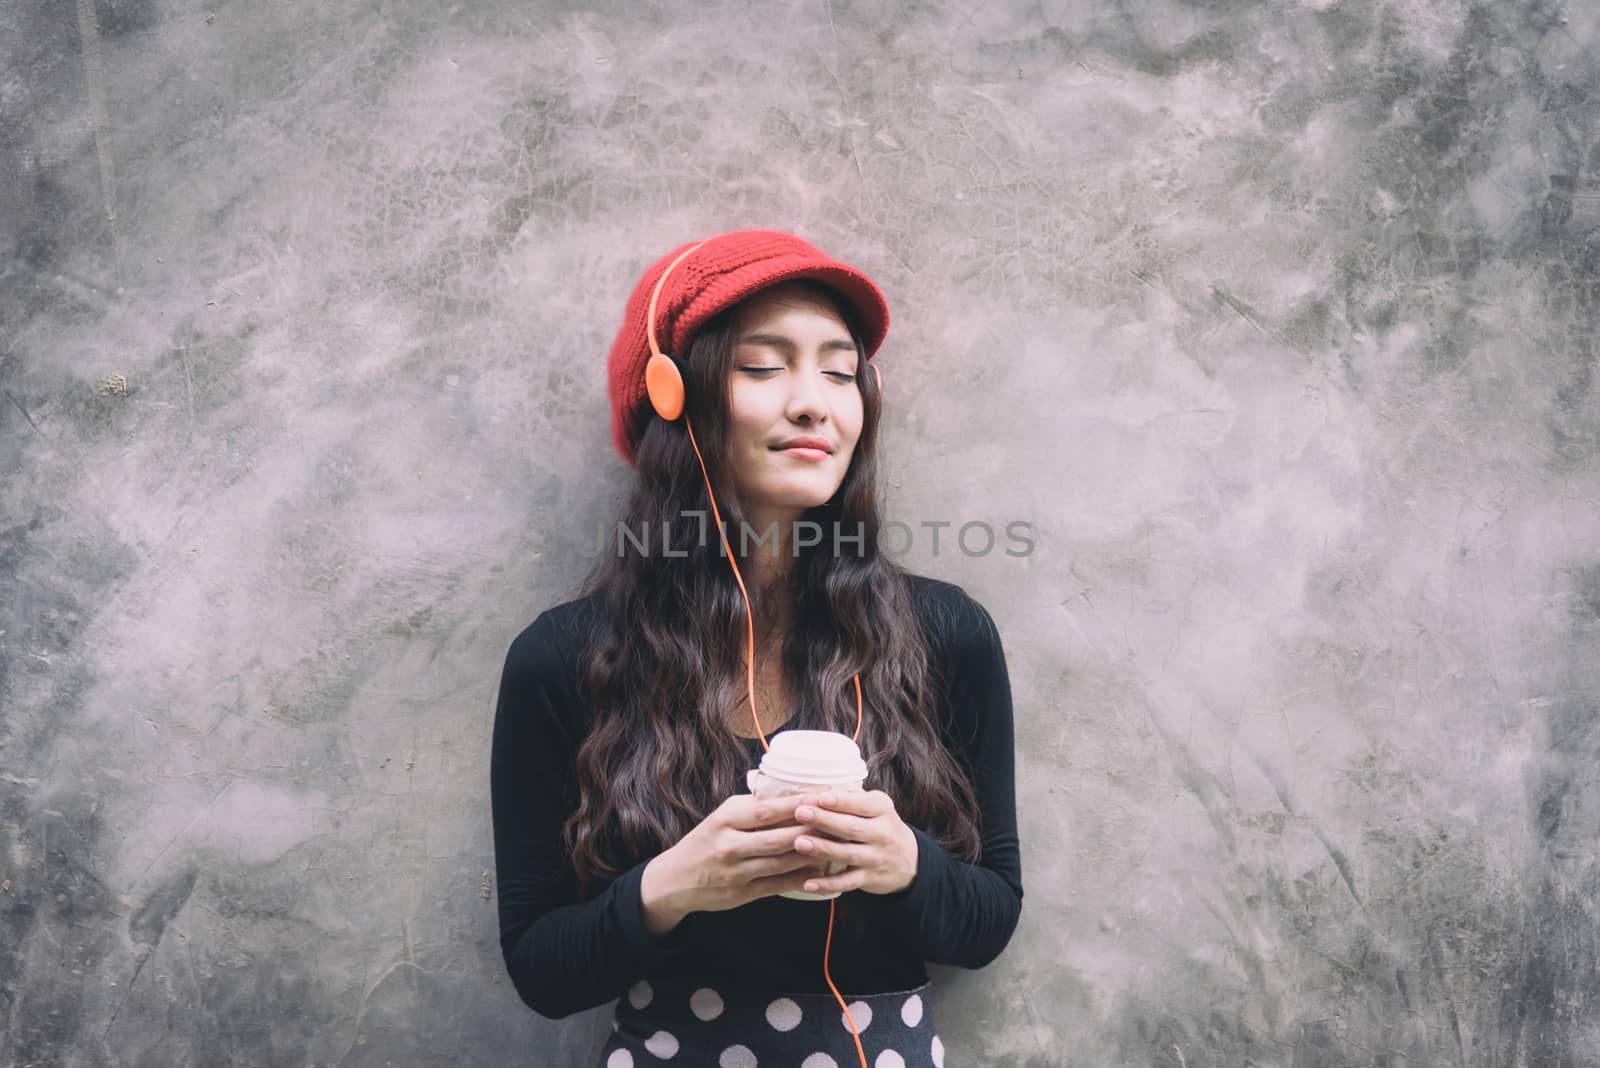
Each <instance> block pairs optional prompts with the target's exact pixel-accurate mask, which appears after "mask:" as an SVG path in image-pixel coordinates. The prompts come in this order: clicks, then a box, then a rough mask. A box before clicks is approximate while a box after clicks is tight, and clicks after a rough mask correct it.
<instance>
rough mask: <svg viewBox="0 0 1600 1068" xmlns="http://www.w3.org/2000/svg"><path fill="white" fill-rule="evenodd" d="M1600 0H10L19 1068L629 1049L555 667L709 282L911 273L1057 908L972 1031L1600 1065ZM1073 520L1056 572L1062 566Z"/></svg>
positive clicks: (1030, 927)
mask: <svg viewBox="0 0 1600 1068" xmlns="http://www.w3.org/2000/svg"><path fill="white" fill-rule="evenodd" d="M1597 48H1600V5H1596V4H1593V3H1589V2H1588V0H1584V2H1579V0H1570V2H1565V3H1563V2H1559V0H1549V2H1546V0H1501V2H1469V0H1270V2H1269V0H1026V2H1024V0H998V2H994V3H989V4H984V3H981V2H977V0H949V2H937V0H930V2H926V3H904V4H895V3H887V2H882V3H867V2H860V0H794V2H792V3H764V2H749V3H745V2H731V0H727V2H707V3H671V4H669V3H664V2H655V3H642V2H636V0H628V2H620V0H613V2H610V3H604V4H594V5H586V6H578V5H569V4H560V3H519V2H512V0H463V2H461V3H455V4H450V5H446V4H444V3H440V2H436V0H427V2H418V0H398V2H389V0H379V2H375V3H374V2H366V3H348V2H343V0H329V2H319V3H293V4H275V3H254V2H252V3H224V4H221V5H218V6H215V7H212V8H207V7H206V6H205V5H193V4H180V3H177V2H175V0H78V2H76V3H71V2H65V0H61V2H50V3H46V2H44V0H21V2H16V0H13V2H11V3H6V4H3V5H0V147H3V157H0V167H3V169H4V172H3V174H0V281H3V288H0V330H3V334H0V471H3V476H4V480H3V483H0V1023H3V1027H0V1064H4V1065H8V1066H9V1065H18V1066H21V1065H30V1066H42V1065H51V1066H57V1065H61V1066H69V1068H76V1066H87V1065H110V1064H115V1065H130V1066H139V1068H143V1066H150V1068H156V1066H161V1068H169V1066H182V1068H188V1066H213V1065H234V1066H241V1068H243V1066H257V1065H260V1066H268V1065H271V1066H277V1065H283V1066H296V1068H300V1066H308V1065H314V1066H333V1065H340V1066H343V1068H359V1066H373V1068H381V1066H388V1065H394V1066H407V1068H410V1066H433V1065H440V1066H444V1065H451V1066H457V1065H514V1064H516V1065H556V1066H563V1065H572V1066H578V1068H587V1066H588V1065H589V1064H590V1063H591V1061H590V1058H591V1057H592V1056H593V1055H594V1052H595V1051H596V1050H598V1048H599V1045H600V1043H601V1040H602V1032H603V1031H604V1030H607V1029H608V1028H609V1019H610V1017H609V1009H596V1010H594V1011H593V1012H586V1013H582V1014H579V1015H577V1016H574V1017H571V1018H568V1019H566V1020H562V1021H550V1020H545V1019H542V1018H540V1017H538V1016H536V1015H534V1014H533V1013H532V1012H531V1011H529V1010H527V1009H526V1008H525V1007H524V1006H523V1005H522V1004H521V1003H520V1002H519V1001H518V999H517V998H516V996H515V994H514V992H513V991H512V989H511V986H510V984H509V982H508V980H507V979H506V978H505V977H504V976H503V974H502V962H501V959H500V953H499V947H498V943H497V930H496V918H495V906H494V901H495V887H494V884H493V878H492V867H493V865H492V860H493V851H492V847H491V840H490V823H489V813H488V800H489V799H488V759H487V757H488V743H489V736H490V728H491V724H492V719H493V702H494V696H495V690H496V685H497V680H498V672H499V668H500V665H501V660H502V657H503V656H504V653H505V649H506V646H507V644H508V642H509V641H510V639H511V637H512V636H513V635H514V634H515V633H516V632H517V631H518V630H520V629H521V628H522V627H523V626H524V625H525V624H526V623H527V622H529V621H530V620H531V619H532V618H533V616H534V615H536V614H537V613H538V612H539V611H540V610H541V609H542V608H544V607H546V606H548V605H550V604H553V603H555V602H556V601H558V600H562V599H565V598H566V597H567V596H570V593H571V590H572V589H573V587H574V584H575V583H576V582H577V580H578V579H579V578H581V576H582V573H583V571H584V570H585V569H586V567H587V566H588V564H589V562H590V561H589V559H587V558H586V557H585V556H584V555H583V554H584V553H586V552H587V553H591V554H592V552H593V551H594V550H593V548H592V543H593V541H594V539H595V536H596V531H597V530H598V529H600V526H601V524H603V522H604V521H605V520H606V519H607V518H608V517H609V516H610V515H611V514H612V512H611V510H612V508H613V507H614V506H615V504H616V502H617V500H618V499H619V494H620V492H621V489H622V487H623V486H624V484H625V479H626V477H627V476H628V474H629V472H628V470H627V469H626V468H625V467H624V466H623V465H622V462H621V461H620V460H619V459H618V458H617V457H616V455H615V454H614V453H613V452H612V451H611V447H610V443H609V436H608V435H609V430H608V427H607V425H606V415H605V413H606V408H605V400H604V377H603V367H604V360H605V351H606V347H607V346H608V345H609V343H610V339H611V336H612V334H613V332H614V331H615V330H616V328H617V325H618V323H619V321H620V317H621V314H622V306H623V302H624V299H625V298H626V295H627V293H628V291H629V289H630V288H631V286H632V284H633V282H634V280H635V279H636V278H637V276H638V274H639V272H640V271H641V270H642V269H643V268H644V266H645V265H646V264H647V263H648V262H650V261H651V260H652V259H654V258H655V257H657V256H659V255H661V254H662V253H663V252H665V251H667V250H668V249H670V248H671V247H673V246H675V245H676V244H678V243H680V242H683V241H687V240H690V239H692V238H695V237H700V236H706V235H708V234H710V233H714V232H717V231H720V230H723V229H733V228H738V227H746V226H763V227H777V228H781V229H790V230H793V231H795V232H797V233H799V234H801V235H802V236H805V237H808V238H810V239H812V240H814V241H816V242H817V243H819V244H821V245H822V246H823V247H824V248H826V249H828V250H830V251H832V252H834V253H835V254H837V255H839V256H841V257H843V258H845V259H847V260H849V261H850V262H853V263H857V264H858V265H860V266H861V267H863V268H864V269H866V270H867V271H868V272H870V273H871V274H873V275H874V277H876V278H877V279H879V280H880V282H881V284H882V285H883V287H884V289H885V291H886V293H887V296H888V298H889V301H890V305H891V309H892V312H893V316H894V321H893V326H892V328H891V330H890V333H889V338H888V341H887V343H886V345H885V347H884V349H883V350H882V352H881V353H880V355H879V357H878V359H879V361H881V365H882V367H883V369H884V372H885V381H886V384H887V387H888V394H887V404H888V409H887V415H886V418H887V421H888V422H887V428H886V434H887V439H888V441H887V448H888V452H889V465H890V476H891V477H890V479H889V486H888V492H889V494H890V498H889V501H888V503H889V506H890V514H891V517H893V518H899V519H901V520H902V521H906V522H908V523H911V524H913V525H915V524H920V523H924V522H937V521H948V522H953V523H959V522H968V521H974V520H981V521H984V522H988V523H990V524H991V525H993V526H994V527H996V528H997V529H998V528H999V527H1000V526H1001V525H1002V524H1004V523H1006V522H1010V521H1014V520H1020V521H1024V522H1028V523H1031V524H1033V527H1034V530H1035V533H1036V539H1035V547H1034V550H1033V552H1032V553H1031V554H1029V555H1026V556H1021V557H1016V556H1009V555H1006V554H1005V553H1004V552H1003V551H1001V550H1000V549H998V548H997V550H996V551H995V552H993V553H990V554H989V555H978V554H976V553H967V552H963V551H961V550H960V549H959V548H958V547H956V546H955V545H954V544H953V541H952V538H951V536H950V531H949V530H948V529H947V530H946V531H945V536H944V538H943V539H942V540H941V541H940V543H939V545H938V548H937V550H935V548H934V546H933V544H932V543H931V540H929V539H919V540H918V541H916V543H915V544H914V546H913V549H912V551H911V552H909V553H907V554H906V555H905V556H903V557H902V560H903V562H905V563H907V564H908V566H911V567H913V568H914V569H915V570H919V571H922V572H924V573H928V574H934V575H937V576H939V577H941V578H945V579H949V580H951V581H955V582H959V583H961V584H962V585H964V586H965V587H966V588H967V589H968V590H969V591H970V592H971V593H972V594H973V595H974V596H976V597H978V598H979V599H980V600H981V601H983V602H984V603H985V604H986V605H988V606H989V607H990V608H991V610H992V611H993V614H994V616H995V618H996V620H997V622H998V623H999V625H1000V628H1001V631H1002V633H1003V635H1004V637H1005V640H1006V644H1007V647H1008V655H1009V658H1010V664H1011V670H1012V682H1013V686H1014V689H1015V695H1016V714H1017V735H1018V750H1019V767H1018V774H1019V781H1018V803H1019V809H1020V821H1021V830H1022V841H1023V863H1024V875H1025V881H1026V884H1027V898H1026V903H1025V906H1024V910H1023V918H1022V925H1021V928H1020V929H1019V931H1018V933H1017V936H1016V938H1015V940H1014V941H1013V942H1012V944H1011V946H1010V947H1009V948H1008V950H1007V951H1006V953H1005V954H1004V955H1003V956H1002V957H1001V958H1000V959H999V960H998V961H996V962H995V963H994V964H993V965H991V966H989V967H988V968H987V969H984V970H982V971H966V970H963V969H954V968H949V969H946V968H935V969H934V970H933V972H932V974H933V976H934V981H935V983H936V985H937V986H938V988H939V990H940V992H941V997H940V1005H941V1007H942V1011H943V1014H944V1015H943V1016H942V1017H941V1020H940V1026H941V1029H942V1032H943V1034H944V1035H945V1037H946V1041H947V1045H948V1048H949V1050H950V1055H949V1058H950V1064H951V1065H952V1066H961V1068H970V1066H976V1065H1027V1066H1056V1065H1074V1066H1077V1065H1082V1066H1100V1065H1160V1066H1172V1068H1195V1066H1201V1065H1215V1066H1236V1065H1257V1066H1291V1065H1292V1066H1296V1068H1305V1066H1335V1065H1340V1066H1344V1065H1358V1066H1364V1065H1393V1066H1402V1065H1404V1066H1417V1065H1484V1066H1502V1065H1503V1066H1511V1065H1558V1064H1593V1063H1595V1062H1596V1061H1597V1060H1600V977H1597V973H1596V966H1597V961H1600V953H1597V946H1596V939H1597V917H1596V911H1595V907H1594V902H1595V890H1596V883H1597V878H1600V848H1597V846H1596V844H1595V843H1596V840H1597V837H1596V830H1597V828H1596V814H1597V813H1600V781H1597V772H1596V768H1597V766H1600V761H1597V757H1600V727H1597V725H1596V712H1597V707H1600V663H1597V662H1600V655H1597V653H1600V403H1597V396H1596V393H1597V387H1596V373H1595V371H1596V345H1597V341H1596V328H1597V325H1600V322H1597V320H1600V62H1597V61H1596V59H1595V54H1596V49H1597ZM1002 544H1004V543H1002Z"/></svg>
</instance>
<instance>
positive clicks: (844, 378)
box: [739, 367, 856, 382]
mask: <svg viewBox="0 0 1600 1068" xmlns="http://www.w3.org/2000/svg"><path fill="white" fill-rule="evenodd" d="M739 370H741V371H743V372H745V373H746V374H751V375H764V374H767V373H769V372H777V371H782V370H786V368H783V367H741V368H739ZM823 374H828V375H832V376H833V377H834V379H835V380H836V381H839V382H854V381H855V380H856V376H855V375H853V374H851V373H850V372H849V371H824V372H823Z"/></svg>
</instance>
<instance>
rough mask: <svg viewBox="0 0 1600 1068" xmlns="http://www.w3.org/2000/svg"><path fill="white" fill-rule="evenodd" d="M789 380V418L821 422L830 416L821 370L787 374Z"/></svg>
mask: <svg viewBox="0 0 1600 1068" xmlns="http://www.w3.org/2000/svg"><path fill="white" fill-rule="evenodd" d="M786 377H787V378H788V380H789V406H788V415H789V418H790V419H792V420H794V421H795V422H797V423H799V422H806V421H807V420H810V421H814V422H820V421H821V420H823V419H826V418H827V416H828V406H827V404H826V403H825V401H824V399H823V398H824V396H825V394H824V393H823V381H824V379H823V374H822V372H821V371H816V370H811V371H801V372H799V373H796V374H792V375H788V376H786Z"/></svg>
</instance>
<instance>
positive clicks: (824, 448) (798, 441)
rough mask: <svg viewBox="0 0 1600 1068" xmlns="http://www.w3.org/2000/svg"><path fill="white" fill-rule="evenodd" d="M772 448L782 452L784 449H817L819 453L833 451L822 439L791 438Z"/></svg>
mask: <svg viewBox="0 0 1600 1068" xmlns="http://www.w3.org/2000/svg"><path fill="white" fill-rule="evenodd" d="M772 447H773V448H774V449H776V450H778V451H780V452H781V451H782V450H784V449H816V450H818V451H819V452H829V453H831V452H832V451H833V446H832V445H830V444H828V443H827V442H826V441H824V440H822V439H821V438H790V439H789V440H788V441H785V442H782V443H781V444H778V445H774V446H772Z"/></svg>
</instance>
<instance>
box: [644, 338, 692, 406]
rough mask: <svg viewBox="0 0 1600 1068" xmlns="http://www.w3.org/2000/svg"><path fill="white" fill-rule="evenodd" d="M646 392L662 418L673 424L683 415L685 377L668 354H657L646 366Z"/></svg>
mask: <svg viewBox="0 0 1600 1068" xmlns="http://www.w3.org/2000/svg"><path fill="white" fill-rule="evenodd" d="M644 391H645V393H646V394H648V395H649V397H650V406H651V407H652V408H654V409H655V410H656V414H657V415H659V416H660V417H661V418H663V419H665V420H667V421H668V422H671V421H672V420H674V419H676V418H678V416H680V415H682V414H683V375H682V373H681V372H679V370H678V365H677V363H676V362H675V361H674V360H673V359H672V357H670V356H668V355H667V354H666V353H664V352H658V353H656V354H655V355H654V356H651V357H650V362H649V363H647V364H645V365H644Z"/></svg>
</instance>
